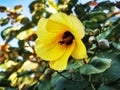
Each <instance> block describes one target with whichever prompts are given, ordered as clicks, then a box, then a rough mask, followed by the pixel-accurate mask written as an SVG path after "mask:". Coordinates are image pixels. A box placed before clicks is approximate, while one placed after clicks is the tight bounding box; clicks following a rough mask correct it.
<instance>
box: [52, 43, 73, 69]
mask: <svg viewBox="0 0 120 90" xmlns="http://www.w3.org/2000/svg"><path fill="white" fill-rule="evenodd" d="M74 46H75V42H73V43H72V44H71V45H69V46H67V48H66V51H65V53H64V55H63V56H62V57H60V58H59V59H57V60H55V61H50V67H51V68H52V69H54V70H64V69H65V68H66V67H67V62H68V58H69V56H70V54H71V52H72V51H73V49H74Z"/></svg>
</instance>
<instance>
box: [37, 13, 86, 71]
mask: <svg viewBox="0 0 120 90" xmlns="http://www.w3.org/2000/svg"><path fill="white" fill-rule="evenodd" d="M36 33H37V36H38V38H37V40H36V42H35V51H36V53H37V55H38V56H39V57H41V58H42V59H44V60H46V61H50V63H49V65H50V67H51V68H52V69H54V70H64V69H65V68H66V66H67V62H68V58H69V56H70V55H71V56H72V57H73V58H75V59H82V58H87V54H86V47H85V45H84V44H83V42H82V41H81V39H82V38H83V37H84V35H85V31H84V26H83V24H82V23H81V22H80V21H79V20H78V19H77V17H75V16H73V15H66V14H64V13H55V14H53V15H51V16H50V18H49V19H44V18H42V19H40V21H39V23H38V27H37V31H36Z"/></svg>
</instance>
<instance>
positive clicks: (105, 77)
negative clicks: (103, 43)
mask: <svg viewBox="0 0 120 90" xmlns="http://www.w3.org/2000/svg"><path fill="white" fill-rule="evenodd" d="M97 56H99V57H102V58H104V57H105V58H110V59H111V60H112V62H111V67H110V68H109V69H107V70H106V71H105V72H103V73H100V74H95V75H92V81H93V82H95V83H97V82H101V83H105V84H110V83H111V85H113V84H115V82H117V80H119V79H120V51H119V50H117V49H116V48H113V47H112V48H111V49H110V50H101V51H99V52H98V53H97Z"/></svg>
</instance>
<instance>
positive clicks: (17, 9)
mask: <svg viewBox="0 0 120 90" xmlns="http://www.w3.org/2000/svg"><path fill="white" fill-rule="evenodd" d="M14 10H16V11H22V10H23V8H22V5H16V6H15V7H14Z"/></svg>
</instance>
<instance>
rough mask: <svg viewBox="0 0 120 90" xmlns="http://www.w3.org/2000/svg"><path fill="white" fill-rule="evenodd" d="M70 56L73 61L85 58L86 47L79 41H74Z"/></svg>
mask: <svg viewBox="0 0 120 90" xmlns="http://www.w3.org/2000/svg"><path fill="white" fill-rule="evenodd" d="M71 56H72V57H73V58H75V59H82V58H87V53H86V47H85V45H84V44H83V42H82V41H81V40H80V39H79V40H76V43H75V48H74V50H73V52H72V54H71Z"/></svg>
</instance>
